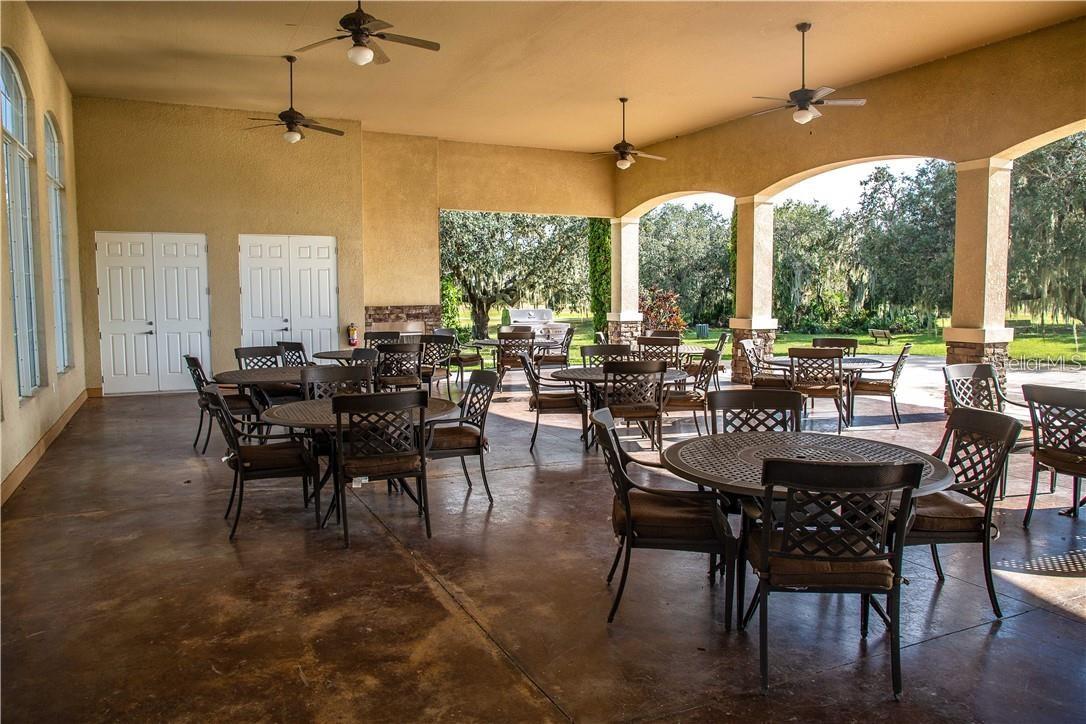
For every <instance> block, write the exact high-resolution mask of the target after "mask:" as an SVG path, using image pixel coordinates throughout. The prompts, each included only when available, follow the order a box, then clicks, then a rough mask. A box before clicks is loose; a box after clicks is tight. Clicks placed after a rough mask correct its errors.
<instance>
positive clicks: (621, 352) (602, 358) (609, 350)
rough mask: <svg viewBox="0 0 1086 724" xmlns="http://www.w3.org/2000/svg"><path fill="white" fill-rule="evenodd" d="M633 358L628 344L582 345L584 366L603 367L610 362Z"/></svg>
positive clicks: (582, 363) (582, 362)
mask: <svg viewBox="0 0 1086 724" xmlns="http://www.w3.org/2000/svg"><path fill="white" fill-rule="evenodd" d="M632 359H633V353H632V352H631V351H630V345H628V344H586V345H584V346H583V347H581V366H582V367H602V366H603V365H605V364H607V363H608V362H626V361H629V360H632Z"/></svg>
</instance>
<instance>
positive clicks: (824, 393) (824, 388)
mask: <svg viewBox="0 0 1086 724" xmlns="http://www.w3.org/2000/svg"><path fill="white" fill-rule="evenodd" d="M792 389H794V390H796V391H797V392H802V393H803V394H805V395H807V396H808V397H838V396H840V395H841V394H843V393H842V390H841V388H840V387H838V386H837V385H793V386H792Z"/></svg>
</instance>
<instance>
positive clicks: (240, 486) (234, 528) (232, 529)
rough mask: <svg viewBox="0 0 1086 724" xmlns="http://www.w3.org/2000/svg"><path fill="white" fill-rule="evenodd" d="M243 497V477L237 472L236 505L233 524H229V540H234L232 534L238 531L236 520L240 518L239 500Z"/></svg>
mask: <svg viewBox="0 0 1086 724" xmlns="http://www.w3.org/2000/svg"><path fill="white" fill-rule="evenodd" d="M244 497H245V478H243V477H242V476H241V474H240V473H239V474H238V507H237V508H235V509H234V525H232V526H230V540H234V534H235V533H237V532H238V521H240V520H241V501H242V499H243V498H244Z"/></svg>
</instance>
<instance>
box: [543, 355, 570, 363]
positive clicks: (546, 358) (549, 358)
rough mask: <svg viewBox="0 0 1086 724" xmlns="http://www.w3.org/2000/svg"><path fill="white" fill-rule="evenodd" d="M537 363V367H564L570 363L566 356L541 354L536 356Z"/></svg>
mask: <svg viewBox="0 0 1086 724" xmlns="http://www.w3.org/2000/svg"><path fill="white" fill-rule="evenodd" d="M535 363H536V364H537V365H564V364H568V363H569V357H567V356H566V355H564V354H541V355H536V358H535Z"/></svg>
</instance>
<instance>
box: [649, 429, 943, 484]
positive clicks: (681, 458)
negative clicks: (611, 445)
mask: <svg viewBox="0 0 1086 724" xmlns="http://www.w3.org/2000/svg"><path fill="white" fill-rule="evenodd" d="M766 458H792V459H801V460H812V461H818V462H842V463H843V462H867V463H914V462H919V463H923V464H924V473H923V475H922V477H921V480H920V486H919V487H918V488H917V490H916V492H915V493H914V495H927V494H929V493H934V492H937V491H940V490H944V489H946V488H948V487H950V486H951V485H953V483H954V474H953V473H952V472H951V471H950V468H949V467H947V465H946V463H944V462H943V461H942V460H939V459H938V458H935V457H932V456H931V455H927V454H925V453H922V452H919V451H917V450H911V449H909V448H907V447H901V446H900V445H892V444H890V443H885V442H878V441H875V440H867V439H864V438H858V437H841V436H840V435H829V434H825V433H820V432H728V433H723V434H718V435H706V436H703V437H697V438H693V439H690V440H683V441H681V442H677V443H675V444H674V445H671V446H670V447H668V448H666V449H665V450H664V453H663V455H662V456H661V459H662V462H663V464H664V467H666V468H667V469H668V470H670V471H671V472H673V473H675V474H676V475H678V476H679V477H681V478H684V479H686V480H690V481H691V482H694V483H698V484H700V485H704V486H706V487H709V488H713V489H715V490H719V491H721V492H723V493H731V494H733V495H743V496H748V497H757V496H760V495H762V494H763V492H764V488H763V487H762V461H763V460H764V459H766Z"/></svg>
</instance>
